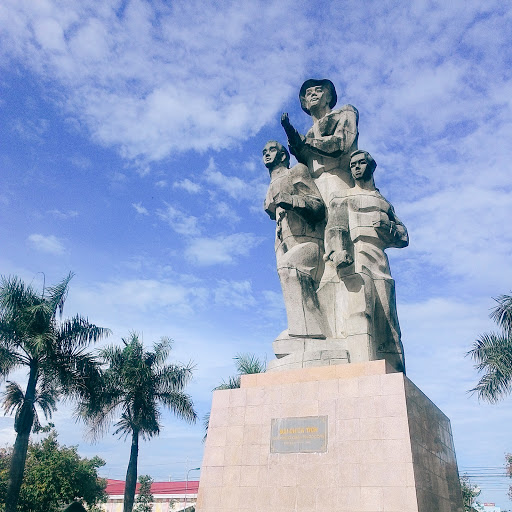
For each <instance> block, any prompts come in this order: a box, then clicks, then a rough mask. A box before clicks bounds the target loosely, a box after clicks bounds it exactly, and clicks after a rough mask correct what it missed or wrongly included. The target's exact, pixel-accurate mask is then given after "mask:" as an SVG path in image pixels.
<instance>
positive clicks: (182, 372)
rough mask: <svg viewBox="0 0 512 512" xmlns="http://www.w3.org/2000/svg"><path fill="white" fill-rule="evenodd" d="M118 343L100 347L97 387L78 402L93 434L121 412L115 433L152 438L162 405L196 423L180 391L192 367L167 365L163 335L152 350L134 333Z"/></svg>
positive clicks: (187, 398) (189, 402) (167, 346)
mask: <svg viewBox="0 0 512 512" xmlns="http://www.w3.org/2000/svg"><path fill="white" fill-rule="evenodd" d="M122 341H123V344H124V347H119V346H110V347H107V348H105V349H103V350H101V351H100V358H101V360H102V361H103V362H104V363H105V364H106V365H107V368H106V369H105V370H103V371H102V372H101V376H100V379H99V380H98V382H99V386H98V387H97V388H96V389H94V390H93V392H92V393H91V394H90V395H89V396H88V397H86V398H85V399H84V400H83V401H82V402H81V403H80V406H79V411H78V412H79V415H80V417H81V418H82V419H83V420H84V421H85V422H86V424H88V425H89V427H90V433H91V434H92V435H93V437H95V436H98V435H100V434H103V433H104V432H105V430H106V429H108V428H109V427H110V425H111V423H112V421H113V420H114V418H116V417H119V414H120V419H119V420H117V422H115V423H114V427H116V429H115V431H114V434H120V435H121V436H124V437H126V436H128V435H130V434H131V433H133V432H134V431H137V432H138V433H140V435H142V436H143V438H146V439H150V438H151V437H153V436H155V435H158V434H159V433H160V429H161V424H160V416H161V414H160V410H159V405H160V404H162V405H163V406H164V407H166V408H168V409H170V410H171V411H172V412H173V413H174V414H176V416H178V417H179V418H182V419H184V420H186V421H189V422H194V421H195V420H196V413H195V411H194V408H193V403H192V400H191V398H190V396H189V395H187V394H186V393H184V392H183V389H184V388H185V386H186V384H187V383H188V382H189V381H190V379H191V378H192V371H193V366H192V365H191V364H188V365H181V364H166V360H167V358H168V356H169V354H170V352H171V341H170V340H169V339H168V338H162V340H161V341H160V342H159V343H155V345H154V347H153V351H145V350H144V347H143V345H142V343H141V342H140V341H139V337H138V335H137V334H136V333H131V334H130V337H129V338H128V339H123V340H122Z"/></svg>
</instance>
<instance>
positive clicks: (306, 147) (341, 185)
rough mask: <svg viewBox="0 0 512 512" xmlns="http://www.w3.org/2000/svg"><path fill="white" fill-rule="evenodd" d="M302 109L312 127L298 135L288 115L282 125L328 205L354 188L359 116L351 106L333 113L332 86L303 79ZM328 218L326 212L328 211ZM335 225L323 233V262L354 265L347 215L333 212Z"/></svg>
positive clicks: (291, 150) (296, 154)
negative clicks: (351, 165) (353, 163)
mask: <svg viewBox="0 0 512 512" xmlns="http://www.w3.org/2000/svg"><path fill="white" fill-rule="evenodd" d="M299 98H300V104H301V107H302V110H304V112H306V114H308V115H310V116H311V117H312V118H313V126H312V127H311V128H310V129H309V131H308V132H307V133H306V135H305V136H304V135H301V134H300V133H299V132H298V131H297V130H296V129H295V128H294V127H293V126H292V124H291V123H290V120H289V117H288V114H287V113H284V114H283V115H282V117H281V124H282V126H283V128H284V130H285V132H286V135H287V137H288V144H289V147H290V152H291V153H292V154H293V155H294V156H295V157H296V158H297V160H298V161H299V162H301V163H303V164H305V165H307V166H308V168H309V171H310V172H311V175H312V177H313V178H314V180H315V183H316V185H317V187H318V189H319V191H320V194H321V196H322V199H323V201H324V203H325V204H326V205H329V204H330V202H331V198H332V197H333V195H335V196H339V195H340V194H343V191H344V190H347V189H350V188H352V187H353V186H354V180H353V178H352V175H351V173H350V168H349V163H350V154H351V153H352V152H353V151H355V150H356V149H357V138H358V130H357V124H358V117H359V114H358V112H357V110H356V108H355V107H353V106H352V105H345V106H343V107H341V108H340V109H337V110H332V109H333V107H334V106H335V105H336V101H337V95H336V89H335V88H334V84H333V83H332V82H331V81H330V80H327V79H321V80H317V79H310V80H306V81H305V82H304V83H303V84H302V87H301V88H300V92H299ZM327 216H328V217H329V211H328V212H327ZM336 219H337V224H336V225H334V224H332V223H331V224H330V228H329V230H328V231H326V233H325V241H326V253H325V256H324V258H325V260H326V261H327V260H331V261H332V262H333V263H334V266H335V268H336V269H338V268H343V267H347V266H349V265H350V264H352V263H353V254H352V253H353V249H352V247H351V241H350V236H349V227H348V213H347V211H346V209H345V210H339V211H337V212H336Z"/></svg>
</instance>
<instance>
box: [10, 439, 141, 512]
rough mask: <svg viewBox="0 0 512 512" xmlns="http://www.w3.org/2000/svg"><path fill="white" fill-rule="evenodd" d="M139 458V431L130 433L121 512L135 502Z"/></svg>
mask: <svg viewBox="0 0 512 512" xmlns="http://www.w3.org/2000/svg"><path fill="white" fill-rule="evenodd" d="M138 457H139V431H138V430H134V431H133V432H132V448H131V450H130V462H129V463H128V469H127V471H126V484H125V486H124V507H123V512H132V509H133V502H134V501H135V488H136V486H137V459H138ZM6 512H7V510H6Z"/></svg>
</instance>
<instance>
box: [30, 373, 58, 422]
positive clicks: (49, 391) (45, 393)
mask: <svg viewBox="0 0 512 512" xmlns="http://www.w3.org/2000/svg"><path fill="white" fill-rule="evenodd" d="M59 396H60V393H59V389H58V388H57V387H56V386H55V383H54V382H51V381H42V382H41V384H40V386H39V389H38V390H37V393H36V399H35V403H36V404H37V405H38V406H39V407H40V408H41V410H42V411H43V414H44V417H45V418H46V419H49V418H51V417H52V414H53V413H54V412H55V411H56V410H57V400H58V398H59ZM36 417H37V415H36Z"/></svg>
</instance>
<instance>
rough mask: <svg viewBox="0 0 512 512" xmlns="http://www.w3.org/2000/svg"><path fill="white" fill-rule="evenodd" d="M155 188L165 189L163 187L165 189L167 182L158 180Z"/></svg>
mask: <svg viewBox="0 0 512 512" xmlns="http://www.w3.org/2000/svg"><path fill="white" fill-rule="evenodd" d="M155 187H158V188H165V187H167V181H166V180H159V181H157V182H155Z"/></svg>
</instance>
